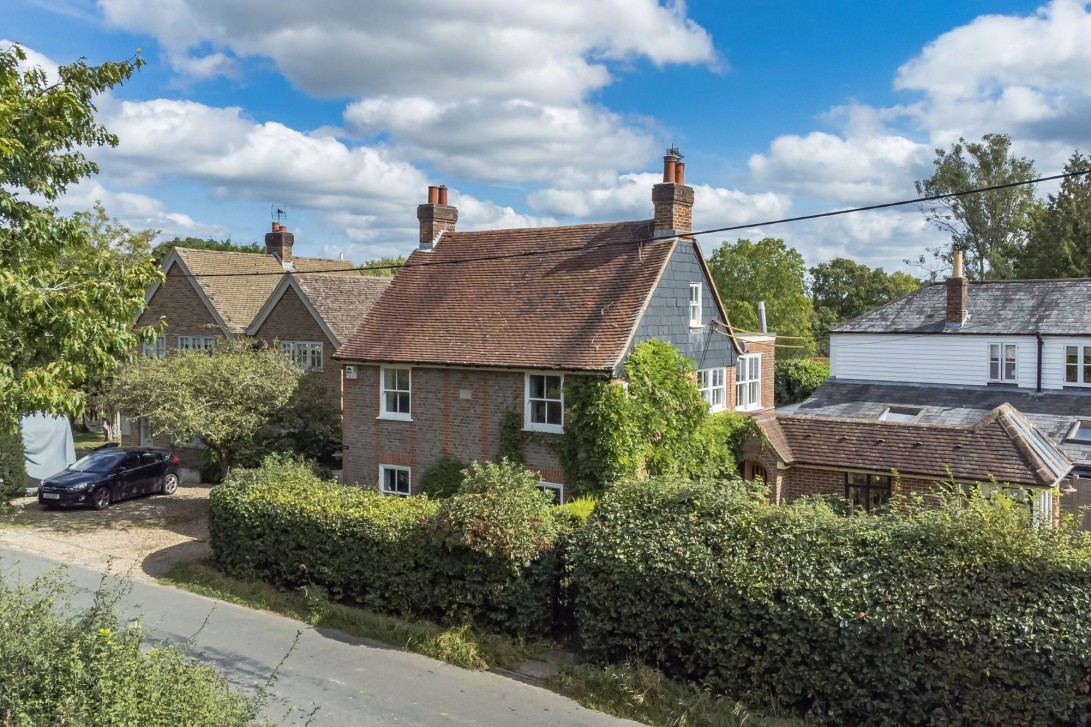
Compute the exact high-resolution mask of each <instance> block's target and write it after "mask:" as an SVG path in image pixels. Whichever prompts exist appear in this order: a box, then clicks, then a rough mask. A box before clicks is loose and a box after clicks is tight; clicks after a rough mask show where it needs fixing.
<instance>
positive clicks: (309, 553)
mask: <svg viewBox="0 0 1091 727" xmlns="http://www.w3.org/2000/svg"><path fill="white" fill-rule="evenodd" d="M536 483H537V478H536V477H533V476H531V475H530V474H529V473H526V472H525V470H523V469H522V468H521V467H519V466H517V465H512V464H508V463H504V464H501V465H496V464H491V463H490V464H485V465H474V466H473V467H472V468H471V470H470V471H469V472H468V473H467V477H466V484H465V485H464V487H463V490H462V491H461V492H460V493H459V494H456V495H454V496H452V497H450V498H447V499H445V500H431V499H429V498H427V497H411V498H400V497H391V496H385V495H381V494H379V493H378V492H376V491H374V490H365V489H360V488H356V487H346V486H343V485H339V484H337V483H334V482H325V481H322V480H321V479H319V478H318V477H317V476H316V475H315V474H314V473H313V471H312V470H311V469H310V468H309V467H308V466H307V465H305V464H303V463H300V462H296V461H293V460H290V459H287V458H284V457H277V456H273V457H269V458H267V459H266V460H265V463H264V465H263V466H262V467H261V468H259V469H254V470H238V471H234V472H232V474H231V475H230V476H229V477H228V479H227V481H225V483H224V484H223V485H222V486H220V487H217V488H216V489H214V490H213V491H212V494H211V496H210V498H209V535H210V543H211V546H212V550H213V554H214V557H215V560H216V563H217V565H218V566H219V567H220V568H221V569H223V570H224V571H225V572H226V573H228V574H229V575H233V576H237V577H242V578H260V579H262V580H266V581H268V582H271V583H274V584H276V585H278V586H283V587H286V588H298V587H300V586H305V585H318V586H322V587H323V588H325V589H327V591H328V592H329V593H330V595H331V596H332V597H333V598H337V599H344V600H348V601H351V602H355V603H359V604H362V605H365V606H367V607H369V608H373V609H376V610H380V611H385V612H388V613H397V614H411V615H415V616H422V617H425V618H429V619H433V620H437V621H442V622H445V623H452V622H453V623H461V622H465V621H473V622H475V623H477V624H481V625H485V626H487V627H489V628H492V629H496V630H500V631H504V632H508V633H516V634H522V635H528V636H533V635H540V634H545V633H548V632H549V629H550V618H551V616H550V614H551V608H552V606H551V599H552V589H553V585H554V581H555V571H556V569H557V567H558V566H557V564H556V562H555V560H554V559H553V557H552V556H551V555H550V552H549V551H550V546H551V545H552V542H553V540H554V538H555V536H556V530H555V528H554V526H553V523H552V516H551V513H550V510H551V507H550V505H549V499H548V496H547V495H545V494H543V493H541V492H540V491H539V490H538V488H537V486H536Z"/></svg>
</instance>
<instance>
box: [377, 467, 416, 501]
mask: <svg viewBox="0 0 1091 727" xmlns="http://www.w3.org/2000/svg"><path fill="white" fill-rule="evenodd" d="M401 472H404V473H405V492H402V491H400V490H399V489H398V487H397V480H398V474H399V473H401ZM388 473H389V474H392V475H393V476H394V489H390V488H388V487H387V484H386V478H387V474H388ZM379 492H381V493H383V494H384V495H396V496H398V497H409V496H411V495H412V494H413V469H412V468H411V467H403V466H401V465H396V464H381V465H379Z"/></svg>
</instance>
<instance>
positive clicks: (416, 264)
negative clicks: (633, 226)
mask: <svg viewBox="0 0 1091 727" xmlns="http://www.w3.org/2000/svg"><path fill="white" fill-rule="evenodd" d="M1085 174H1091V169H1081V170H1079V171H1076V172H1064V173H1061V174H1053V175H1050V176H1048V177H1037V178H1035V179H1024V180H1020V181H1017V182H1006V183H1004V184H994V185H992V186H989V187H976V188H974V189H964V190H961V191H958V192H946V193H944V194H933V195H928V196H926V197H913V198H911V199H902V200H898V201H896V202H881V203H879V204H871V205H865V206H863V207H851V208H848V209H843V210H832V211H830V212H817V213H815V214H811V215H797V216H795V217H781V218H779V219H774V220H766V221H764V222H749V223H747V224H745V225H730V226H728V227H714V228H710V229H707V230H697V231H695V232H687V233H685V234H683V235H678V237H697V236H699V235H712V234H715V233H718V232H734V231H737V230H748V229H751V228H753V227H771V226H773V225H783V224H787V223H789V222H803V221H806V220H817V219H822V218H825V217H837V216H839V215H848V214H855V213H857V212H870V211H872V210H881V209H890V208H892V207H904V206H905V205H910V204H920V203H922V202H938V201H940V200H945V199H954V198H956V197H965V196H967V195H971V194H982V193H984V192H994V191H996V190H1000V189H1011V188H1013V187H1023V186H1026V185H1028V184H1038V183H1040V182H1052V181H1056V180H1058V179H1067V178H1069V177H1078V176H1083V175H1085ZM670 239H674V238H673V237H670V238H656V237H648V238H638V239H628V240H618V241H616V242H605V243H602V244H600V245H592V246H587V245H569V246H567V247H553V248H549V249H548V250H524V251H522V252H513V253H502V254H498V255H485V256H481V257H468V258H461V259H456V260H419V261H418V260H414V261H413V262H412V263H409V262H405V263H401V264H390V265H362V266H360V267H354V268H344V267H341V268H328V269H325V270H297V271H294V272H295V273H296V274H299V275H317V274H322V273H348V272H361V271H366V270H400V269H402V268H405V267H412V268H423V267H431V266H434V265H472V264H473V263H480V262H490V261H494V260H512V259H518V258H527V257H539V256H545V255H556V254H558V253H563V252H577V251H581V250H582V251H585V252H586V251H591V250H597V249H600V248H605V247H614V246H617V245H635V244H645V243H654V242H661V241H663V240H670ZM286 272H288V271H284V270H279V271H270V272H263V271H253V272H247V273H185V274H184V276H183V277H187V278H244V277H252V276H259V275H284V274H285V273H286Z"/></svg>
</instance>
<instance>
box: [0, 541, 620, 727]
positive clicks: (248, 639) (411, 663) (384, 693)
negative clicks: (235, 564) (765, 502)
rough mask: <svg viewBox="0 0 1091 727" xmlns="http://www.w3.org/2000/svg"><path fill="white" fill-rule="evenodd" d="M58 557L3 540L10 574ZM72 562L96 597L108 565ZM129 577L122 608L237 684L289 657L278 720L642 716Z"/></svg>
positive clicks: (544, 720) (529, 726) (80, 601)
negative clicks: (609, 711) (187, 645)
mask: <svg viewBox="0 0 1091 727" xmlns="http://www.w3.org/2000/svg"><path fill="white" fill-rule="evenodd" d="M61 565H62V564H61V563H58V562H55V561H51V560H48V559H45V558H42V557H40V556H37V555H32V554H30V553H25V552H22V551H19V550H14V549H11V548H5V547H0V570H2V572H3V577H4V579H5V580H7V581H8V582H9V583H14V582H16V581H22V582H24V583H25V582H27V581H29V580H32V579H34V578H36V577H37V576H39V575H41V574H43V573H45V572H47V571H50V570H53V569H56V568H58V567H60V566H61ZM65 571H66V572H67V574H68V576H69V577H70V579H71V580H72V581H73V583H74V584H75V586H76V592H75V593H74V594H73V606H75V607H76V608H81V607H86V606H89V605H91V602H92V600H93V598H94V594H95V592H96V591H97V590H98V588H99V585H100V583H101V582H102V574H101V573H99V572H97V571H93V570H90V569H88V568H83V567H80V566H66V567H65ZM129 585H130V587H131V591H130V592H129V594H128V595H127V596H126V597H125V598H124V600H123V601H122V607H121V611H122V614H123V615H124V616H125V617H134V616H140V617H141V620H142V623H143V625H144V628H145V630H146V631H147V633H148V636H149V638H150V639H151V640H153V641H155V640H165V641H170V642H184V641H187V640H189V639H193V642H192V643H193V646H192V649H191V652H190V653H191V655H192V656H194V657H195V658H198V659H200V660H201V661H202V662H204V663H206V664H210V665H212V666H215V667H217V668H218V669H220V670H221V671H223V672H225V673H226V674H227V675H228V677H229V678H230V679H231V681H232V683H234V684H236V685H237V686H241V687H243V688H244V689H247V690H251V689H256V688H260V687H261V686H262V685H264V684H265V682H266V681H267V679H268V677H269V675H270V674H271V673H272V672H273V671H274V669H276V668H277V665H278V664H280V662H281V660H283V661H284V663H283V665H281V667H280V671H279V672H278V675H277V679H276V681H275V683H274V684H273V686H272V687H271V689H270V693H269V702H268V705H267V707H266V713H267V715H268V716H269V717H270V718H271V719H272V720H273V721H274V722H277V723H279V724H285V725H300V724H313V725H422V726H425V727H429V726H432V725H497V726H498V727H499V726H504V727H508V726H509V725H511V726H513V727H514V726H518V727H524V726H525V727H538V726H541V727H545V726H546V725H587V726H588V727H598V726H602V727H618V726H620V725H636V724H637V723H635V722H630V721H628V720H621V719H617V718H615V717H610V716H608V715H605V714H602V713H600V712H594V711H592V710H589V709H584V708H583V707H581V706H579V705H578V704H576V703H575V702H573V701H572V700H570V699H566V698H565V697H562V696H560V695H557V694H554V693H553V692H550V691H548V690H546V689H543V688H540V687H535V686H530V685H527V684H523V683H520V682H518V681H515V680H512V679H507V678H505V677H502V676H498V675H496V674H489V673H482V672H471V671H466V670H464V669H459V668H457V667H453V666H450V665H448V664H444V663H442V662H439V661H434V660H432V659H428V658H426V657H423V656H419V655H417V654H410V653H407V652H404V651H399V650H397V649H392V648H390V647H387V646H384V645H381V644H376V643H374V642H370V641H365V640H363V639H357V638H355V637H352V636H348V635H346V634H343V633H340V632H338V631H332V630H328V629H314V628H311V627H309V626H306V625H304V624H301V623H299V622H297V621H292V620H290V619H287V618H283V617H281V616H277V615H275V614H269V613H265V612H262V611H254V610H251V609H248V608H244V607H242V606H236V605H234V604H229V603H223V602H220V601H215V600H213V599H210V598H205V597H203V596H198V595H195V594H191V593H187V592H185V591H180V590H177V589H174V588H169V587H167V586H160V585H157V584H154V583H146V582H142V581H135V580H134V581H131V582H130V584H129ZM300 631H302V634H301V635H300V637H299V640H298V642H296V634H297V633H298V632H300ZM293 643H295V646H294V648H293ZM289 650H290V651H291V653H290V654H289ZM285 654H288V656H287V658H285ZM316 707H317V708H318V711H317V712H314V710H315V708H316ZM312 713H313V714H312ZM308 720H310V721H308Z"/></svg>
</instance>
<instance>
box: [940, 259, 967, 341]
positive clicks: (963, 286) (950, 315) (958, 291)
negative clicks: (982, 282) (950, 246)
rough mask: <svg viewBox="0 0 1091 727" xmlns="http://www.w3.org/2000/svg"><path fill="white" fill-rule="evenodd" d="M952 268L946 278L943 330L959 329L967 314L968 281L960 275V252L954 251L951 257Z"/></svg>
mask: <svg viewBox="0 0 1091 727" xmlns="http://www.w3.org/2000/svg"><path fill="white" fill-rule="evenodd" d="M952 257H953V258H954V267H953V269H952V270H951V277H949V278H947V317H946V323H945V324H944V328H948V329H952V328H961V327H962V324H963V323H964V322H965V321H966V316H967V315H968V314H969V311H968V308H969V302H970V281H968V280H967V279H966V278H965V277H964V276H963V274H962V250H960V249H956V250H955V251H954V254H953V255H952Z"/></svg>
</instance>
